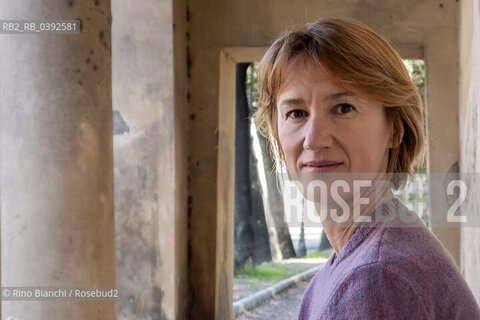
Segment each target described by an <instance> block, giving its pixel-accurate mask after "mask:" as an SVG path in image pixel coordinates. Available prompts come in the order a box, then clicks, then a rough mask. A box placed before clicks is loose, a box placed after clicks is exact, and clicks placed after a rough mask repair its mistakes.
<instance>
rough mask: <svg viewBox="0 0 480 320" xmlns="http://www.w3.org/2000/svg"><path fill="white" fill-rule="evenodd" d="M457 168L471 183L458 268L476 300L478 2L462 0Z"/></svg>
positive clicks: (479, 294) (479, 263) (479, 249)
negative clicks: (458, 166)
mask: <svg viewBox="0 0 480 320" xmlns="http://www.w3.org/2000/svg"><path fill="white" fill-rule="evenodd" d="M460 19H461V20H460V147H461V153H460V154H461V158H460V160H461V161H460V170H461V172H462V175H464V176H465V177H466V178H467V179H465V180H466V181H468V180H470V181H472V180H471V179H472V174H474V175H475V179H473V181H475V182H474V183H471V184H468V193H469V195H468V197H467V201H466V203H465V205H464V206H462V215H464V216H466V217H467V223H466V224H465V225H464V226H463V229H462V247H461V248H462V258H463V259H462V261H461V266H462V271H463V274H464V276H465V280H466V281H467V283H468V284H469V285H470V288H471V289H472V292H473V294H474V295H475V298H476V299H477V302H479V303H480V275H479V273H478V270H479V268H480V229H479V222H480V212H479V210H478V208H480V198H479V197H478V195H479V194H480V190H479V182H478V175H479V173H480V161H479V160H478V153H479V151H480V139H479V130H480V121H479V119H480V96H479V94H478V92H480V76H479V74H480V64H479V63H478V61H479V60H480V4H479V3H478V1H476V0H465V1H462V3H461V10H460Z"/></svg>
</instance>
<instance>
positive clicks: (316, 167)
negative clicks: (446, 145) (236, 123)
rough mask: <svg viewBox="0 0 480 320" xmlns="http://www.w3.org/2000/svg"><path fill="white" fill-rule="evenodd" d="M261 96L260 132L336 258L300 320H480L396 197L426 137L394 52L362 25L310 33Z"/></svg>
mask: <svg viewBox="0 0 480 320" xmlns="http://www.w3.org/2000/svg"><path fill="white" fill-rule="evenodd" d="M259 88H260V91H261V96H260V99H259V108H258V112H257V113H256V114H255V121H256V123H257V126H258V127H259V128H260V129H261V130H262V131H263V133H264V134H265V135H266V136H267V137H268V139H269V141H270V146H271V148H272V151H273V152H275V153H276V154H277V155H278V157H279V158H280V160H281V161H283V162H284V164H285V166H286V168H287V172H288V173H289V176H290V178H291V179H293V180H295V181H297V185H298V186H299V187H301V188H302V189H303V191H302V192H303V194H304V196H305V197H307V198H308V199H310V200H312V201H314V202H315V204H316V207H317V211H318V212H319V213H320V214H321V219H322V223H323V224H324V229H325V232H326V234H327V236H328V238H329V240H330V242H331V244H332V246H333V248H334V250H335V252H334V253H333V254H332V256H331V257H330V259H329V260H328V262H327V264H326V265H325V267H324V268H323V269H322V270H321V271H320V272H319V273H318V274H317V275H316V276H315V277H314V279H313V280H312V282H311V283H310V286H309V287H308V289H307V291H306V292H305V295H304V297H303V300H302V303H301V305H300V310H299V316H298V319H315V320H318V319H480V310H479V307H478V305H477V303H476V301H475V299H474V297H473V295H472V293H471V291H470V289H469V288H468V285H467V284H466V282H465V281H464V279H463V277H462V276H461V274H460V273H459V271H458V269H457V267H456V265H455V262H454V261H453V259H452V258H451V257H450V255H449V254H448V253H447V251H446V250H445V248H444V247H443V246H442V245H441V244H440V242H439V241H438V240H437V239H436V238H435V237H434V236H433V235H432V234H431V233H430V231H429V230H428V229H427V228H426V227H425V226H424V225H423V223H422V222H421V220H420V219H419V218H418V217H417V216H416V215H415V214H414V213H412V212H409V211H408V209H407V208H406V207H405V206H404V205H403V204H402V203H401V202H400V201H398V200H397V199H395V198H393V196H392V193H391V189H395V190H398V189H400V188H402V187H403V186H404V185H405V183H406V177H409V176H411V174H412V166H413V165H414V163H415V161H416V160H417V159H418V158H419V156H421V154H422V150H423V144H424V138H423V119H422V102H421V98H420V97H419V94H418V91H417V89H416V87H415V85H414V84H413V83H412V82H411V80H410V77H409V74H408V72H407V70H406V68H405V66H404V65H403V62H402V60H401V58H400V56H399V55H398V53H397V52H396V51H395V50H394V49H393V48H392V47H391V46H390V44H389V43H388V42H387V41H386V40H385V39H383V38H382V37H381V36H379V35H378V34H376V33H375V32H374V31H372V30H371V29H369V28H368V27H367V26H365V25H363V24H361V23H358V22H355V21H351V20H346V19H325V20H320V21H317V22H314V23H311V24H308V25H307V26H306V27H305V28H304V29H302V30H299V31H292V32H287V33H285V34H284V35H283V36H281V37H280V38H279V39H277V40H276V41H275V42H274V43H273V44H272V46H271V47H270V48H269V50H268V52H267V53H266V55H265V56H264V58H263V59H262V61H261V63H260V69H259ZM365 181H367V183H365ZM319 182H321V183H320V184H319ZM357 182H362V183H361V186H360V187H356V186H355V184H356V183H357ZM312 185H313V187H312ZM315 187H320V189H322V188H323V189H325V188H326V189H327V191H326V192H324V191H325V190H323V189H322V190H320V195H318V192H317V193H316V192H314V191H312V190H315ZM312 188H313V189H312ZM332 200H334V201H332ZM332 209H333V210H332ZM340 211H341V212H342V214H339V212H340ZM386 217H387V218H386Z"/></svg>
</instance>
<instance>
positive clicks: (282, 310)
mask: <svg viewBox="0 0 480 320" xmlns="http://www.w3.org/2000/svg"><path fill="white" fill-rule="evenodd" d="M308 284H309V281H304V282H300V283H298V284H297V285H296V286H293V287H291V288H289V289H287V290H285V291H283V292H282V293H280V294H279V295H278V296H277V297H275V298H272V299H269V300H267V301H265V302H264V303H262V304H260V305H259V306H257V307H256V308H255V309H252V310H249V311H246V312H242V313H240V314H239V315H238V316H237V317H236V318H235V320H270V319H271V320H295V319H297V313H298V307H299V305H300V301H301V300H302V297H303V293H304V292H305V290H306V289H307V287H308Z"/></svg>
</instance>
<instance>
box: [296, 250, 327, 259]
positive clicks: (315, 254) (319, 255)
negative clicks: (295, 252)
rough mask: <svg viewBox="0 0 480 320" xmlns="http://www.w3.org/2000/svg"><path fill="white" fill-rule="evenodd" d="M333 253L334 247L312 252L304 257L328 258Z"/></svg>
mask: <svg viewBox="0 0 480 320" xmlns="http://www.w3.org/2000/svg"><path fill="white" fill-rule="evenodd" d="M332 253H333V249H327V250H323V251H315V252H310V253H309V254H307V255H306V256H304V257H302V259H328V258H329V257H330V256H331V255H332Z"/></svg>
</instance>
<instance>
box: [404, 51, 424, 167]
mask: <svg viewBox="0 0 480 320" xmlns="http://www.w3.org/2000/svg"><path fill="white" fill-rule="evenodd" d="M403 63H404V64H405V67H406V68H407V70H408V73H409V74H410V78H411V79H412V82H413V83H414V84H415V85H416V86H417V88H418V93H419V94H420V96H421V97H422V104H423V119H424V120H425V123H426V119H427V117H426V116H427V114H426V108H425V63H424V62H423V60H403ZM423 129H424V130H426V126H424V128H423ZM425 152H426V148H425ZM424 158H425V157H424ZM414 171H415V173H426V172H427V165H426V162H425V160H424V161H423V162H422V163H421V164H419V165H417V166H415V168H414Z"/></svg>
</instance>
